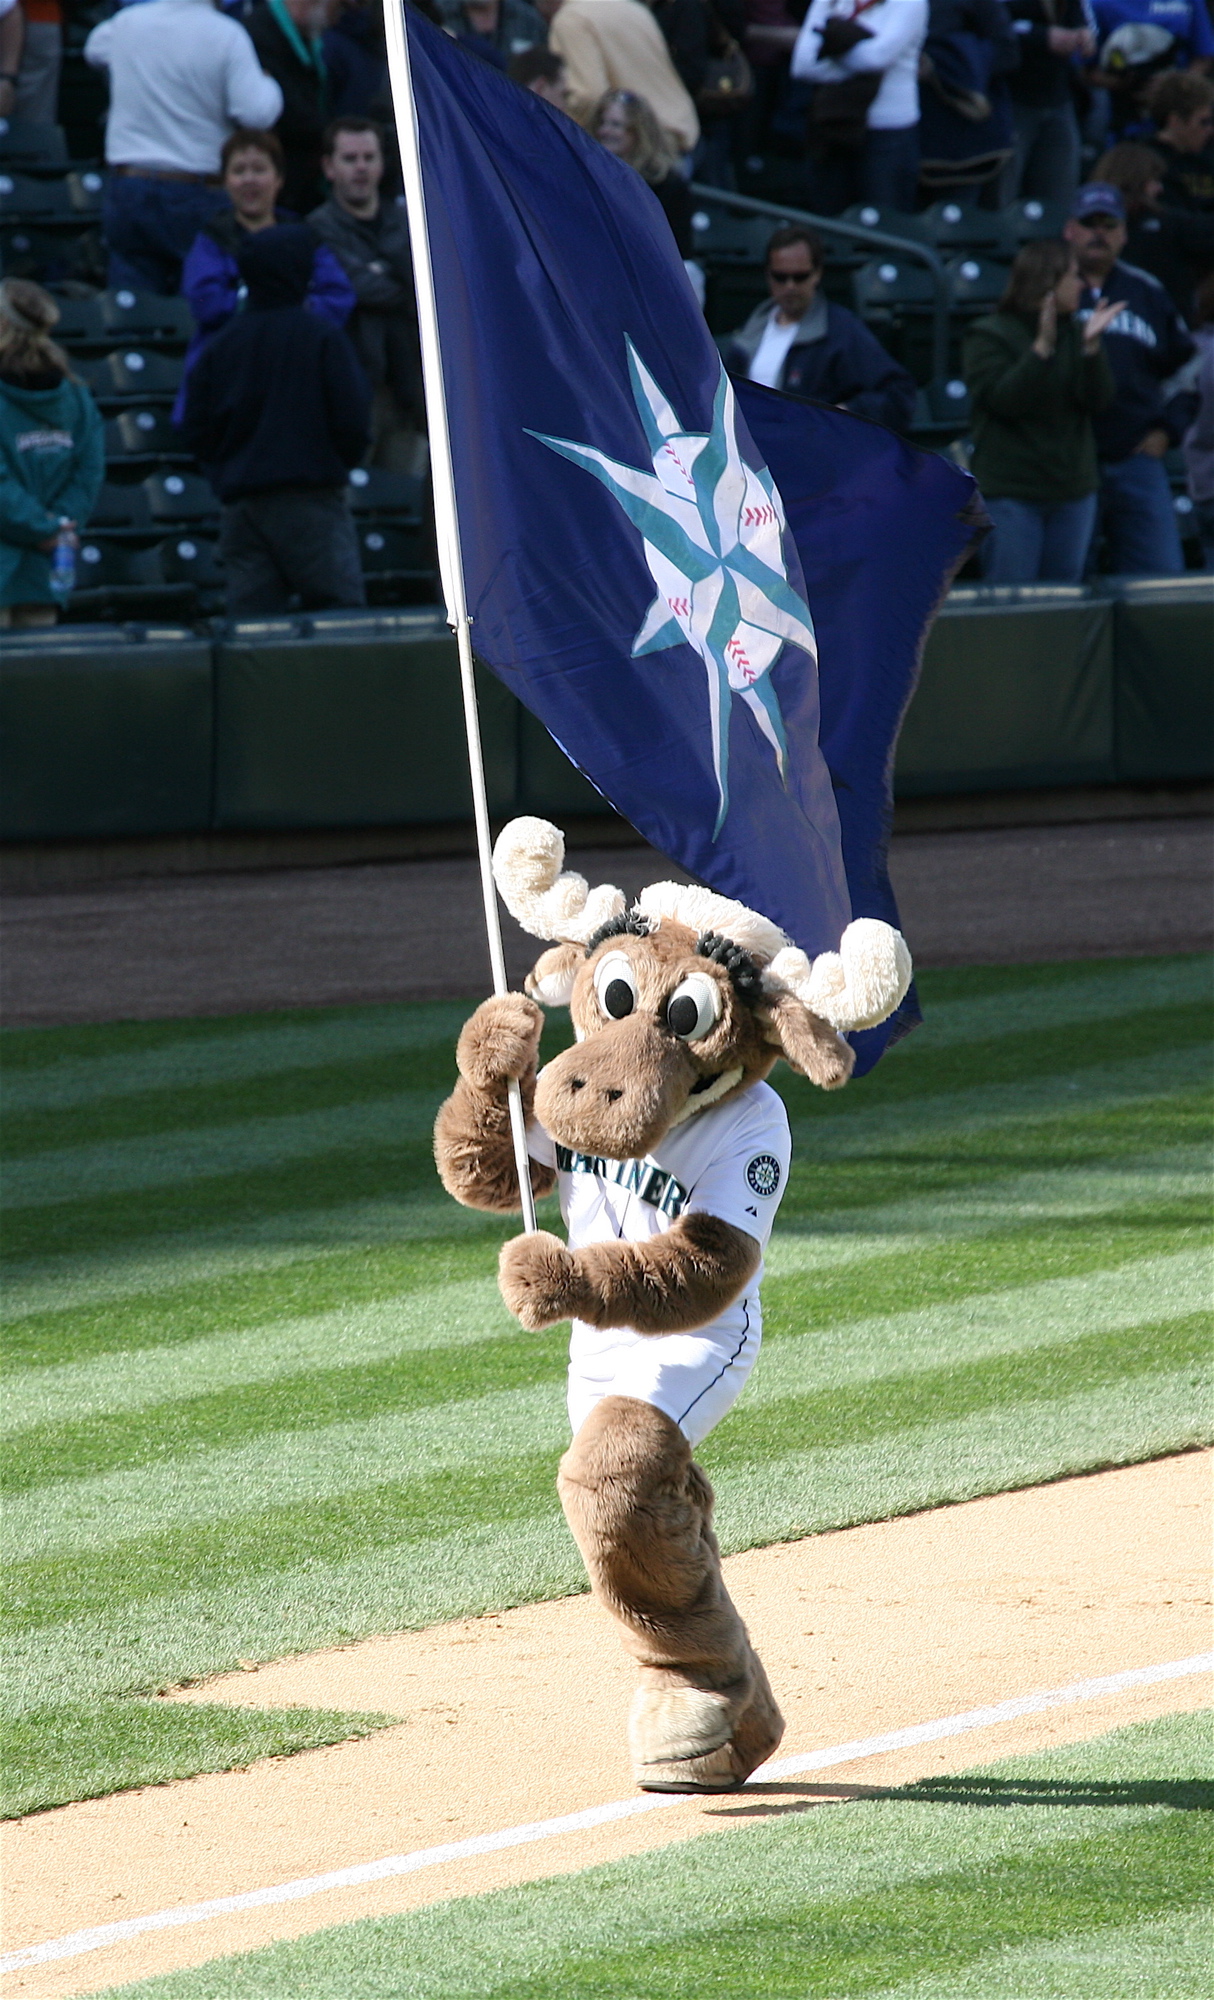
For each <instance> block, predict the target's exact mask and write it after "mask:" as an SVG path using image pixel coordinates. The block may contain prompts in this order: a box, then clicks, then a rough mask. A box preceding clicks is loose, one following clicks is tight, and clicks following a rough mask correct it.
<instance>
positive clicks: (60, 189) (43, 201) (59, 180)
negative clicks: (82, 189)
mask: <svg viewBox="0 0 1214 2000" xmlns="http://www.w3.org/2000/svg"><path fill="white" fill-rule="evenodd" d="M69 178H70V177H69V176H68V175H66V174H56V175H54V176H35V175H33V174H15V173H9V172H8V171H7V169H6V170H5V171H4V172H2V173H0V222H28V223H32V224H36V225H37V226H38V227H39V228H40V229H45V228H47V227H48V225H50V224H53V223H71V224H73V225H75V226H78V225H79V222H80V217H79V214H78V212H77V209H76V205H75V203H74V201H73V200H72V190H71V187H70V185H69Z"/></svg>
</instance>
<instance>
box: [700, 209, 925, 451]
mask: <svg viewBox="0 0 1214 2000" xmlns="http://www.w3.org/2000/svg"><path fill="white" fill-rule="evenodd" d="M822 262H823V251H822V242H821V238H820V237H819V236H818V235H817V234H816V233H815V231H814V230H812V229H807V228H804V227H803V226H802V225H801V224H800V223H789V224H787V225H786V226H785V227H784V228H781V229H777V230H776V232H775V234H774V236H773V237H772V238H771V241H770V243H769V244H768V246H767V289H768V291H769V292H770V294H771V297H770V298H769V299H768V300H767V301H766V302H765V303H764V304H763V305H761V306H758V307H757V308H756V310H755V311H754V312H753V313H752V314H751V316H750V318H749V319H748V320H747V322H746V324H745V326H743V327H740V328H739V329H738V331H737V333H734V334H731V335H729V336H728V338H727V339H726V340H724V341H723V342H722V343H721V348H722V353H723V355H724V359H725V366H726V367H727V368H728V369H730V370H731V371H732V372H733V373H734V374H735V375H745V376H747V377H748V378H749V379H750V381H752V382H762V383H764V384H765V385H766V386H767V387H768V388H769V389H784V390H786V391H787V392H788V393H789V394H791V395H796V396H806V397H809V398H811V399H812V400H813V401H814V402H816V403H835V404H837V405H838V407H839V408H840V409H845V410H853V411H854V412H855V413H856V415H857V416H861V417H871V418H872V419H873V421H874V422H875V423H879V424H888V425H889V426H890V428H891V429H892V430H904V429H905V428H906V426H907V425H908V424H909V423H910V420H911V416H912V414H913V412H914V407H915V385H914V382H913V381H912V379H911V377H910V376H909V375H908V374H907V372H906V370H905V368H900V367H899V365H898V363H897V362H896V361H895V360H894V358H893V356H892V355H890V354H887V353H886V351H885V349H884V348H883V347H882V345H881V343H880V341H879V340H877V339H876V338H875V337H874V336H873V335H872V334H871V333H870V332H869V330H868V328H867V327H866V326H865V325H864V323H863V321H862V320H859V319H857V318H856V315H855V313H851V312H848V310H847V308H846V306H837V305H834V304H833V303H828V301H827V300H826V299H825V298H824V297H822V295H821V293H820V290H819V287H820V285H821V282H822Z"/></svg>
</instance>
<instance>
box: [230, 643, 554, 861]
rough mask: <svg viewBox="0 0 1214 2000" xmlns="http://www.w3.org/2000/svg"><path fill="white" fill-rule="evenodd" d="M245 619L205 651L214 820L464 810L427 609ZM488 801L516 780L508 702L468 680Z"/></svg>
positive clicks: (252, 822)
mask: <svg viewBox="0 0 1214 2000" xmlns="http://www.w3.org/2000/svg"><path fill="white" fill-rule="evenodd" d="M309 623H310V631H311V636H310V637H309V636H304V633H303V631H302V629H301V627H300V625H299V623H298V622H297V621H296V620H293V619H290V618H281V619H273V618H266V619H259V620H254V619H250V620H248V621H245V622H242V623H241V624H238V625H235V626H233V627H232V628H231V631H230V636H229V637H228V638H227V639H225V640H224V641H223V643H222V644H221V645H220V646H219V647H218V648H217V649H216V660H215V825H216V826H217V827H232V828H235V827H320V826H334V827H336V826H345V827H353V826H409V825H421V824H427V823H430V824H433V823H435V822H442V821H444V820H466V819H469V818H470V817H471V813H472V795H471V790H470V787H469V782H468V756H467V750H466V748H465V737H464V718H463V705H462V700H461V695H460V681H459V670H458V666H457V663H456V655H455V645H454V642H453V640H452V638H451V635H450V633H449V631H448V630H447V626H446V623H445V620H444V618H443V615H442V613H441V612H440V611H432V610H429V609H425V610H421V611H416V612H410V611H402V612H396V613H391V612H388V613H384V614H383V615H381V616H379V617H376V618H371V619H369V618H367V616H366V615H365V614H363V615H361V616H359V615H344V616H343V615H342V614H341V613H338V612H331V613H327V614H323V615H317V616H314V617H313V618H312V619H311V620H310V621H309ZM477 685H478V693H479V700H480V712H481V740H482V744H483V747H484V758H485V779H486V785H487V788H488V794H489V810H490V812H492V813H500V814H503V815H505V814H508V813H510V812H511V811H512V810H513V809H514V799H515V792H516V788H517V761H518V758H517V739H518V726H517V721H516V715H515V703H514V700H513V697H512V696H511V695H509V694H508V693H507V692H506V690H505V688H504V687H502V685H501V683H500V682H498V681H496V680H494V679H493V677H492V676H491V675H489V674H487V673H484V672H480V673H478V676H477Z"/></svg>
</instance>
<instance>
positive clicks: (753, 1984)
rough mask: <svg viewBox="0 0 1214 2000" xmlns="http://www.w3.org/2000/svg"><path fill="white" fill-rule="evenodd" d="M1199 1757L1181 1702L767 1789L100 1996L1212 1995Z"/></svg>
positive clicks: (1204, 1753)
mask: <svg viewBox="0 0 1214 2000" xmlns="http://www.w3.org/2000/svg"><path fill="white" fill-rule="evenodd" d="M1209 1749H1210V1743H1209V1727H1208V1721H1207V1719H1206V1718H1204V1717H1202V1716H1200V1715H1198V1716H1191V1715H1180V1716H1174V1717H1168V1718H1166V1719H1164V1720H1162V1721H1159V1722H1152V1723H1144V1724H1139V1725H1137V1726H1135V1727H1132V1728H1129V1729H1125V1730H1121V1731H1118V1732H1117V1733H1116V1734H1114V1735H1110V1736H1106V1737H1103V1738H1099V1739H1097V1740H1095V1741H1092V1742H1088V1743H1084V1744H1079V1745H1076V1746H1074V1747H1073V1748H1070V1749H1066V1750H1061V1751H1059V1750H1054V1751H1050V1752H1048V1753H1045V1754H1042V1755H1038V1756H1033V1757H1025V1758H1018V1759H1015V1760H1008V1761H1006V1762H1003V1763H999V1764H994V1765H989V1766H987V1767H986V1768H984V1769H979V1770H975V1771H970V1772H964V1773H961V1774H959V1775H957V1776H951V1777H942V1778H933V1779H929V1780H926V1781H924V1782H923V1783H920V1784H917V1785H907V1786H903V1787H901V1788H900V1789H898V1790H893V1791H888V1792H884V1793H882V1792H880V1791H878V1790H875V1789H872V1790H869V1789H868V1788H864V1790H865V1791H866V1792H867V1795H861V1796H859V1797H857V1798H855V1799H853V1800H852V1801H850V1802H848V1803H846V1804H839V1805H830V1806H823V1807H819V1808H817V1809H814V1810H797V1806H798V1803H800V1802H799V1801H798V1800H797V1798H796V1797H795V1794H794V1795H791V1796H789V1797H787V1798H785V1799H782V1800H779V1801H767V1800H764V1799H763V1798H762V1797H761V1795H760V1796H756V1798H755V1799H754V1800H753V1801H749V1802H747V1803H746V1804H744V1805H734V1806H729V1805H723V1807H722V1811H723V1812H725V1813H727V1814H730V1813H732V1814H734V1815H736V1816H737V1824H736V1825H735V1826H734V1827H733V1828H732V1829H731V1830H730V1831H729V1832H728V1833H726V1834H722V1835H714V1836H712V1837H708V1836H702V1837H701V1838H699V1839H697V1840H693V1841H685V1842H679V1843H676V1844H674V1845H671V1846H669V1847H664V1848H660V1849H658V1850H657V1851H655V1852H651V1853H649V1854H642V1855H638V1856H635V1857H633V1858H632V1859H629V1860H625V1861H618V1862H613V1863H611V1864H609V1865H608V1866H605V1867H599V1868H592V1869H586V1870H584V1871H583V1872H581V1873H579V1874H575V1875H566V1876H561V1877H555V1878H551V1879H549V1880H546V1881H539V1882H533V1883H529V1884H527V1885H526V1886H525V1887H522V1888H518V1889H503V1890H497V1891H496V1892H494V1893H492V1894H490V1895H485V1896H480V1897H462V1898H460V1899H458V1900H455V1901H449V1902H445V1903H439V1904H437V1905H434V1906H432V1907H430V1908H428V1909H423V1910H415V1911H412V1912H409V1913H408V1914H405V1915H402V1916H395V1917H383V1918H376V1919H366V1920H363V1921H362V1922H359V1923H352V1924H343V1925H339V1926H336V1927H334V1928H331V1929H328V1930H324V1931H320V1932H316V1933H313V1934H312V1935H311V1936H308V1937H303V1938H298V1939H295V1940H292V1941H289V1942H284V1943H282V1944H277V1945H272V1946H269V1947H268V1948H266V1949H263V1950H261V1951H257V1952H250V1953H247V1954H244V1955H241V1956H239V1957H231V1958H222V1959H215V1960H212V1961H211V1963H210V1964H208V1965H202V1966H199V1967H198V1968H197V1969H195V1970H193V1971H189V1972H177V1973H173V1974H171V1975H170V1976H169V1977H168V1978H164V1979H149V1980H142V1981H140V1982H139V1983H138V1984H136V1985H133V1986H124V1987H122V1988H120V1989H110V1991H111V2000H162V1997H163V2000H237V1996H238V1995H239V1996H243V1995H246V1994H250V1993H256V1994H257V1995H258V1996H259V2000H288V1996H290V2000H295V1996H296V1995H298V1994H301V1993H306V1994H308V1995H309V1996H310V2000H389V1996H399V1995H401V1994H403V1993H406V1992H407V1993H408V1995H409V2000H440V1996H441V2000H638V1996H640V1995H650V1994H659V1993H660V1994H661V1995H663V2000H665V1996H670V2000H718V1996H725V1997H726V2000H805V1996H812V1995H822V1996H823V2000H827V1996H829V2000H851V1997H852V1996H855V2000H968V1997H969V1996H971V1995H972V1996H975V2000H979V1996H980V2000H1030V1996H1031V2000H1077V1996H1078V2000H1113V1996H1117V2000H1204V1996H1205V1994H1206V1993H1207V1992H1208V1990H1209V1935H1210V1933H1209V1917H1210V1904H1211V1889H1210V1881H1211V1872H1210V1863H1211V1859H1212V1858H1214V1855H1212V1844H1211V1828H1210V1808H1211V1806H1214V1785H1211V1783H1210V1755H1209ZM806 1802H808V1801H806ZM765 1807H767V1808H768V1809H769V1811H770V1816H767V1815H766V1813H765ZM622 1911H626V1912H627V1921H626V1923H625V1922H622V1921H621V1912H622ZM402 1968H407V1973H404V1974H403V1973H402Z"/></svg>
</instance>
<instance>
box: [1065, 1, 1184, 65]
mask: <svg viewBox="0 0 1214 2000" xmlns="http://www.w3.org/2000/svg"><path fill="white" fill-rule="evenodd" d="M1091 5H1092V14H1093V16H1094V18H1095V22H1096V32H1097V34H1098V36H1099V38H1100V42H1101V58H1102V60H1103V58H1104V43H1105V42H1106V40H1107V38H1108V37H1109V36H1110V35H1115V34H1116V33H1117V31H1118V29H1119V28H1135V27H1140V28H1155V29H1159V30H1161V31H1162V32H1163V33H1164V34H1167V35H1170V36H1171V38H1172V43H1173V47H1172V49H1171V51H1170V52H1169V60H1170V63H1171V64H1172V65H1174V66H1175V67H1176V68H1177V69H1193V68H1196V69H1198V70H1206V69H1208V68H1209V67H1210V58H1211V57H1212V56H1214V25H1212V24H1211V21H1210V14H1209V9H1208V8H1207V6H1206V0H1091Z"/></svg>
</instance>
